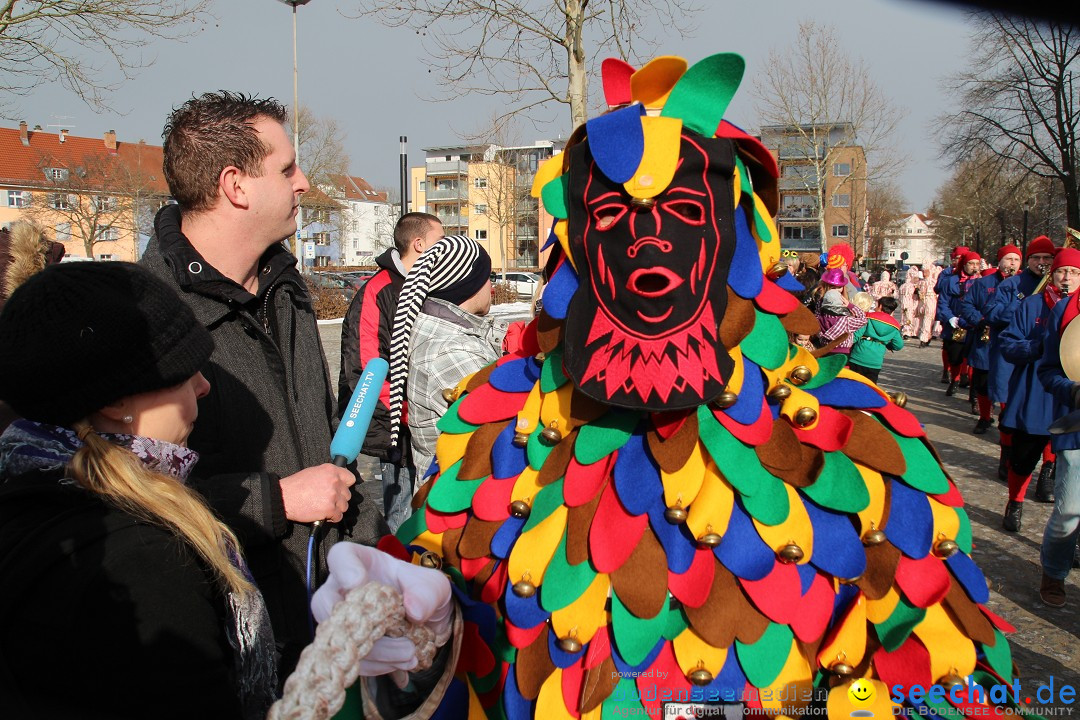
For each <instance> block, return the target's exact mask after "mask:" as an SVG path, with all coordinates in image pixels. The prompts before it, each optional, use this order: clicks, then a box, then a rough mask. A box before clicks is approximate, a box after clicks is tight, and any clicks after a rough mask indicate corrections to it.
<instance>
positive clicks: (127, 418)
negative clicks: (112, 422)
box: [120, 415, 135, 425]
mask: <svg viewBox="0 0 1080 720" xmlns="http://www.w3.org/2000/svg"><path fill="white" fill-rule="evenodd" d="M134 420H135V418H133V417H132V416H130V415H125V416H124V417H122V418H120V422H122V423H124V424H125V425H130V424H131V423H132V422H134Z"/></svg>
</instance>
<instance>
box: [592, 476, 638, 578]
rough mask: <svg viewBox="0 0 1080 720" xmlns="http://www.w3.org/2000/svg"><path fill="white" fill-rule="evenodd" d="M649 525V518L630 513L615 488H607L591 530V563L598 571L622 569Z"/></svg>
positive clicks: (601, 498)
mask: <svg viewBox="0 0 1080 720" xmlns="http://www.w3.org/2000/svg"><path fill="white" fill-rule="evenodd" d="M648 524H649V516H648V515H631V514H630V513H629V512H627V511H626V508H624V507H623V505H622V503H621V502H619V496H618V495H617V494H616V492H615V486H614V485H613V484H609V485H608V486H607V487H605V488H604V492H603V494H602V495H601V496H600V504H599V505H598V506H597V508H596V515H594V516H593V522H592V527H590V528H589V559H591V560H592V563H593V567H595V568H596V571H597V572H601V573H612V572H615V571H616V570H618V569H619V568H620V567H622V564H623V563H624V562H626V559H627V558H629V557H630V553H632V552H634V548H635V547H637V544H638V542H639V541H640V540H641V535H642V533H644V532H645V528H646V526H647V525H648Z"/></svg>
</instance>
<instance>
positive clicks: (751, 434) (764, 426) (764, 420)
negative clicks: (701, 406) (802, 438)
mask: <svg viewBox="0 0 1080 720" xmlns="http://www.w3.org/2000/svg"><path fill="white" fill-rule="evenodd" d="M713 416H714V417H715V418H716V420H717V422H719V423H720V424H721V425H723V426H724V428H725V429H726V430H727V431H728V432H730V433H731V434H732V435H734V436H735V437H737V438H738V439H739V440H742V441H743V442H744V443H746V444H747V445H749V446H750V447H757V446H758V445H764V444H765V443H767V442H768V441H769V438H770V437H772V428H773V417H772V413H771V412H769V404H768V402H767V401H766V400H765V398H761V412H760V413H758V416H757V420H755V421H754V422H752V423H751V424H749V425H743V424H742V423H740V422H736V421H735V420H732V419H731V417H730V416H728V414H727V413H725V412H724V411H723V410H718V409H715V408H714V409H713Z"/></svg>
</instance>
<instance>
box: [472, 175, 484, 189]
mask: <svg viewBox="0 0 1080 720" xmlns="http://www.w3.org/2000/svg"><path fill="white" fill-rule="evenodd" d="M473 187H475V188H486V187H487V178H481V177H478V178H474V179H473Z"/></svg>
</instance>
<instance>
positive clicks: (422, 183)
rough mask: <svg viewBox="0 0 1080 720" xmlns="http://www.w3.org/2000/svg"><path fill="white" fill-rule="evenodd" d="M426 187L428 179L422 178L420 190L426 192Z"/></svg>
mask: <svg viewBox="0 0 1080 720" xmlns="http://www.w3.org/2000/svg"><path fill="white" fill-rule="evenodd" d="M426 188H427V181H426V180H421V181H420V192H424V190H425V189H426Z"/></svg>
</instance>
